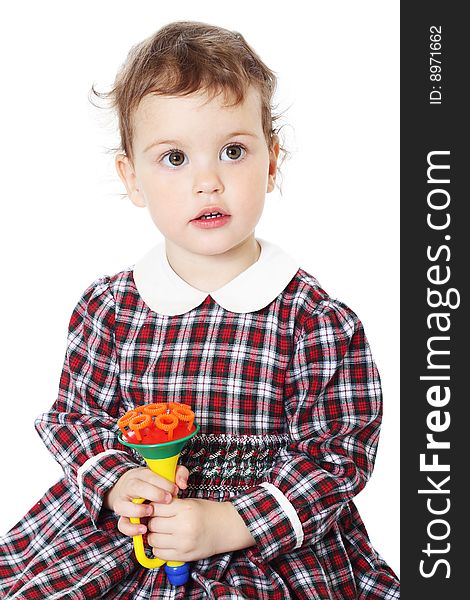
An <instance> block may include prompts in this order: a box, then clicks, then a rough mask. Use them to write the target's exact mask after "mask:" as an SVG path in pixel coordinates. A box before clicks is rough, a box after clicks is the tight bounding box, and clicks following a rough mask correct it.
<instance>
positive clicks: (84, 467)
mask: <svg viewBox="0 0 470 600" xmlns="http://www.w3.org/2000/svg"><path fill="white" fill-rule="evenodd" d="M116 453H119V454H127V452H124V451H123V450H113V449H110V450H105V451H104V452H100V453H99V454H95V456H92V457H91V458H89V459H88V460H86V461H85V462H84V463H83V465H81V466H80V467H79V468H78V470H77V484H78V491H79V492H80V496H82V495H83V476H84V474H85V471H87V470H88V469H90V468H91V467H93V466H94V465H95V464H96V463H97V462H99V461H100V460H101V459H102V458H103V456H108V455H110V454H116Z"/></svg>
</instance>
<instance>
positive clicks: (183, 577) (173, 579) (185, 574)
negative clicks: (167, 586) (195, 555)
mask: <svg viewBox="0 0 470 600" xmlns="http://www.w3.org/2000/svg"><path fill="white" fill-rule="evenodd" d="M165 573H166V574H167V577H168V581H169V582H170V583H171V585H175V586H178V585H184V584H185V583H188V581H189V563H184V564H182V565H180V566H178V567H170V566H169V565H165Z"/></svg>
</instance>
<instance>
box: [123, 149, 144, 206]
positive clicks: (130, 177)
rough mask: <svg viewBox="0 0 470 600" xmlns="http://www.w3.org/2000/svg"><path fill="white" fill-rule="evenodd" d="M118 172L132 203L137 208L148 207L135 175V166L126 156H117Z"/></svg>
mask: <svg viewBox="0 0 470 600" xmlns="http://www.w3.org/2000/svg"><path fill="white" fill-rule="evenodd" d="M115 165H116V171H117V173H118V175H119V177H120V179H121V181H122V183H123V184H124V186H125V188H126V191H127V195H128V196H129V198H130V199H131V201H132V203H133V204H135V205H136V206H140V207H142V208H144V207H145V206H146V203H145V198H144V196H143V195H142V193H141V191H140V188H139V183H138V181H137V175H136V174H135V169H134V165H133V164H132V162H131V160H130V159H129V157H128V156H126V155H125V154H117V155H116V159H115Z"/></svg>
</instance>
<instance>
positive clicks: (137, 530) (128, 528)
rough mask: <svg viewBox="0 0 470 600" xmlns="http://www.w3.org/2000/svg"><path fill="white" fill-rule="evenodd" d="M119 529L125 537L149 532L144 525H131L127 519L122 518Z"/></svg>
mask: <svg viewBox="0 0 470 600" xmlns="http://www.w3.org/2000/svg"><path fill="white" fill-rule="evenodd" d="M118 529H119V531H120V532H121V533H123V534H124V535H129V536H135V535H142V534H143V533H146V532H147V527H146V526H145V525H143V524H142V523H140V524H137V523H131V522H130V521H129V519H128V518H127V517H121V518H120V519H119V521H118Z"/></svg>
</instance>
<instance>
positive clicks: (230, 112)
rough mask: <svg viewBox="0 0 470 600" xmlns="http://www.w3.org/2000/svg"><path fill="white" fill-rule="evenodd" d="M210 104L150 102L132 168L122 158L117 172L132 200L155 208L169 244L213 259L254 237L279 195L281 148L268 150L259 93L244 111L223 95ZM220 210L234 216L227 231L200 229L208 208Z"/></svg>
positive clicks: (169, 99)
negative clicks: (269, 201)
mask: <svg viewBox="0 0 470 600" xmlns="http://www.w3.org/2000/svg"><path fill="white" fill-rule="evenodd" d="M207 98H208V97H207V95H206V94H205V93H204V92H197V93H195V94H192V95H189V96H181V97H180V96H178V97H175V96H157V95H153V94H149V95H147V96H145V97H144V98H143V100H142V101H141V103H140V104H139V106H138V108H137V110H136V112H135V114H134V138H133V149H134V161H133V164H132V163H131V161H130V160H129V159H128V158H127V157H126V156H124V155H119V156H118V157H117V158H116V168H117V171H118V173H119V176H120V177H121V179H122V181H123V182H124V184H125V186H126V190H127V193H128V195H129V197H130V198H131V200H132V202H133V203H134V204H135V205H136V206H140V207H145V206H146V207H147V208H148V210H149V212H150V215H151V217H152V219H153V221H154V223H155V225H156V226H157V228H158V229H159V230H160V232H161V233H162V234H163V236H164V237H165V238H166V240H167V242H168V241H169V242H170V243H171V244H172V246H173V247H179V248H180V249H184V250H185V251H186V252H190V253H196V254H205V255H214V254H223V253H225V252H228V251H230V250H231V249H232V248H235V247H238V246H240V245H243V243H244V242H248V241H249V240H250V239H254V230H255V226H256V224H257V223H258V221H259V219H260V217H261V214H262V211H263V206H264V200H265V195H266V193H267V192H271V191H272V190H273V189H274V183H275V176H276V164H277V158H278V154H279V143H278V140H277V139H276V141H275V144H274V147H273V148H272V150H271V152H270V151H269V149H268V146H267V143H266V140H265V137H264V133H263V129H262V125H261V102H260V98H259V92H258V91H257V90H256V89H255V88H253V87H250V88H249V90H248V93H247V95H246V97H245V100H244V102H243V103H241V104H239V105H238V106H233V107H224V106H222V104H223V101H224V98H223V94H219V95H218V96H216V97H215V98H214V99H213V100H211V101H210V102H208V101H207ZM213 207H217V208H215V209H213ZM206 209H207V210H206ZM217 209H219V210H220V211H221V212H223V213H225V214H226V215H229V217H228V218H227V219H224V222H222V223H221V225H220V226H218V227H210V228H206V227H204V228H203V227H200V226H198V225H197V224H195V222H194V219H195V218H196V217H197V216H198V215H199V213H200V212H201V210H204V212H214V210H217ZM206 223H208V224H210V223H209V221H207V222H206Z"/></svg>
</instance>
